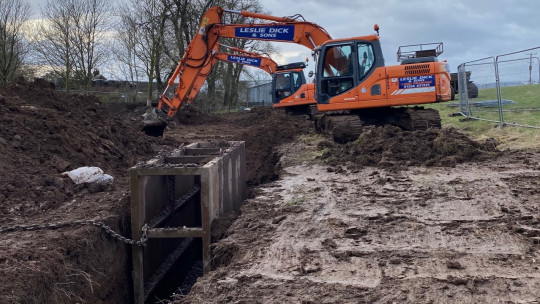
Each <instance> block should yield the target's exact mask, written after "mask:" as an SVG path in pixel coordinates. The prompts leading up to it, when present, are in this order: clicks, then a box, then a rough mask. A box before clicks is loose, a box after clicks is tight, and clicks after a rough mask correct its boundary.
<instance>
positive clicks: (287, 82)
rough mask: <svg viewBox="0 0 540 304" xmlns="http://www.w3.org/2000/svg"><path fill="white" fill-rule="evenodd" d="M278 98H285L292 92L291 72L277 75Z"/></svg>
mask: <svg viewBox="0 0 540 304" xmlns="http://www.w3.org/2000/svg"><path fill="white" fill-rule="evenodd" d="M275 94H276V98H277V99H283V98H285V97H287V96H290V95H291V94H292V90H291V75H290V74H289V73H284V74H278V75H276V92H275Z"/></svg>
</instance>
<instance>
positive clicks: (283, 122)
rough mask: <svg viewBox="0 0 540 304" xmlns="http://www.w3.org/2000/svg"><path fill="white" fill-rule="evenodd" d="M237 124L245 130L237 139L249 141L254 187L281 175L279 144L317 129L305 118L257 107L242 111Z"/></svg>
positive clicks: (248, 161) (250, 178)
mask: <svg viewBox="0 0 540 304" xmlns="http://www.w3.org/2000/svg"><path fill="white" fill-rule="evenodd" d="M234 125H235V126H236V127H237V128H239V129H240V130H241V132H240V133H239V134H237V135H235V136H234V139H235V140H243V141H245V142H246V167H247V177H248V180H247V184H248V185H250V186H253V185H258V184H261V183H264V182H268V181H272V180H275V179H276V178H278V173H279V170H280V168H279V166H278V163H279V159H280V155H279V153H278V152H277V147H278V146H279V145H281V144H284V143H287V142H291V141H293V140H294V139H295V138H296V137H297V136H299V135H302V134H311V133H313V132H314V130H313V125H312V124H311V123H310V122H309V121H307V120H306V119H304V118H303V117H301V116H290V115H286V114H285V113H284V112H282V111H276V110H275V109H272V108H268V107H256V108H253V109H252V110H251V111H250V112H249V113H247V115H246V114H245V113H239V116H238V118H237V119H235V121H234Z"/></svg>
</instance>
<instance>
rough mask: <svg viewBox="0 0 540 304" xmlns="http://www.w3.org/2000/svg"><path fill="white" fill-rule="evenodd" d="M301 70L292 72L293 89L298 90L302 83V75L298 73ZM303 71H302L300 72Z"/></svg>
mask: <svg viewBox="0 0 540 304" xmlns="http://www.w3.org/2000/svg"><path fill="white" fill-rule="evenodd" d="M300 73H301V72H294V73H293V81H294V91H295V92H296V91H298V89H300V87H301V86H302V85H303V81H302V76H301V75H300ZM302 73H303V72H302Z"/></svg>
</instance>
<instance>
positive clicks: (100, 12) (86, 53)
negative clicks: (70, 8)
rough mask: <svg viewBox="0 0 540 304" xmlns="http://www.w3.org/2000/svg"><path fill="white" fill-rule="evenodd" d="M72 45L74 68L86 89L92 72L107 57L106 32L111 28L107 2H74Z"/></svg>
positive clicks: (105, 0) (96, 0) (90, 82)
mask: <svg viewBox="0 0 540 304" xmlns="http://www.w3.org/2000/svg"><path fill="white" fill-rule="evenodd" d="M75 5H76V8H75V11H74V14H75V16H74V27H73V35H72V39H73V41H72V45H73V47H74V50H75V66H76V68H77V70H78V71H80V73H81V74H82V75H83V79H82V80H83V81H84V84H85V85H86V87H87V88H90V86H91V84H92V78H93V71H94V69H96V68H97V67H98V66H99V65H100V64H102V63H103V62H104V61H105V60H106V59H107V55H108V51H107V50H108V39H107V38H106V37H105V35H106V32H107V31H109V30H110V28H111V21H110V15H109V14H108V10H109V9H110V1H109V0H79V1H75Z"/></svg>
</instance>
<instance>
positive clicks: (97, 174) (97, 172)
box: [62, 167, 112, 185]
mask: <svg viewBox="0 0 540 304" xmlns="http://www.w3.org/2000/svg"><path fill="white" fill-rule="evenodd" d="M62 174H64V175H67V176H69V178H71V180H72V181H73V182H74V183H75V184H77V185H79V184H84V183H91V182H94V181H96V180H98V179H100V178H102V176H103V170H101V169H100V168H98V167H80V168H77V169H75V170H71V171H68V172H64V173H62ZM111 177H112V176H111Z"/></svg>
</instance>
